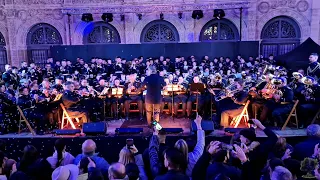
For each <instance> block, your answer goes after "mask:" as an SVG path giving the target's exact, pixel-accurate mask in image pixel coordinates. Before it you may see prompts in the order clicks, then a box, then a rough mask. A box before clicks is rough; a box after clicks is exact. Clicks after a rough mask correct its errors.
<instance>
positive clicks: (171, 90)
mask: <svg viewBox="0 0 320 180" xmlns="http://www.w3.org/2000/svg"><path fill="white" fill-rule="evenodd" d="M165 90H166V91H167V92H168V93H171V103H172V104H171V117H172V121H174V116H173V106H174V104H173V103H174V102H173V95H174V93H175V92H178V91H180V88H179V85H177V84H170V85H167V86H165Z"/></svg>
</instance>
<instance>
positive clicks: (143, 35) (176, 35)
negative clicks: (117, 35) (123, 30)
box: [140, 20, 180, 43]
mask: <svg viewBox="0 0 320 180" xmlns="http://www.w3.org/2000/svg"><path fill="white" fill-rule="evenodd" d="M153 27H156V29H155V31H154V32H157V31H158V32H159V31H162V30H161V29H162V28H161V27H165V28H166V30H170V31H171V34H172V39H171V40H169V41H162V40H161V38H160V37H159V36H158V37H159V38H160V39H159V38H156V39H155V40H151V39H150V40H151V41H147V40H146V36H147V34H148V33H149V32H150V31H151V30H152V29H151V28H153ZM179 41H180V37H179V33H178V30H177V28H176V27H175V26H174V25H173V24H172V23H170V22H169V21H165V20H154V21H151V22H149V23H148V24H147V25H146V26H145V27H144V28H143V30H142V32H141V35H140V42H141V43H148V42H151V43H157V42H159V43H165V42H179Z"/></svg>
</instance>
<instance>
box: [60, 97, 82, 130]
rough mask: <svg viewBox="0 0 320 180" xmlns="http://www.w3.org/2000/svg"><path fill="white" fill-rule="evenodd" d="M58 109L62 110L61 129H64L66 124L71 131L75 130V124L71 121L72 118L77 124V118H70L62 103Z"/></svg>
mask: <svg viewBox="0 0 320 180" xmlns="http://www.w3.org/2000/svg"><path fill="white" fill-rule="evenodd" d="M60 107H61V108H62V119H61V129H64V128H65V127H66V126H67V125H68V124H70V125H71V127H72V129H76V126H75V124H74V123H73V121H72V118H74V119H75V120H76V122H77V123H79V122H80V121H79V117H70V116H69V114H68V112H67V110H66V108H65V107H64V105H63V104H62V103H60ZM65 121H66V123H65Z"/></svg>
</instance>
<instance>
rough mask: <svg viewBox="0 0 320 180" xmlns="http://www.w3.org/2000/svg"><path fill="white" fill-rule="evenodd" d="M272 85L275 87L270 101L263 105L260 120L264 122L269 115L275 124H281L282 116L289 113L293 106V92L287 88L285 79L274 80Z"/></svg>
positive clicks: (282, 121)
mask: <svg viewBox="0 0 320 180" xmlns="http://www.w3.org/2000/svg"><path fill="white" fill-rule="evenodd" d="M272 83H273V85H275V90H273V94H272V95H271V99H270V100H268V101H267V102H266V103H265V104H264V106H263V108H262V112H261V115H260V120H261V121H262V122H265V121H266V120H267V117H268V114H271V115H272V118H273V120H275V122H277V123H278V124H283V123H284V120H283V116H284V115H286V114H288V113H290V111H291V109H292V106H293V104H292V101H293V91H292V89H291V88H289V87H288V86H287V80H286V79H285V78H274V79H273V80H272Z"/></svg>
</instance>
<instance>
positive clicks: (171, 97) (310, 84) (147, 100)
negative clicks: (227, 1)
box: [0, 53, 320, 134]
mask: <svg viewBox="0 0 320 180" xmlns="http://www.w3.org/2000/svg"><path fill="white" fill-rule="evenodd" d="M307 61H308V60H306V62H307ZM42 66H43V67H42ZM305 72H306V73H305ZM319 81H320V63H319V62H318V54H316V53H314V54H311V55H310V57H309V66H308V68H307V69H306V70H304V69H300V70H298V71H296V72H292V71H291V70H288V69H286V68H285V67H282V66H277V65H276V61H275V60H274V58H273V55H270V57H268V58H262V57H258V58H256V59H254V58H253V57H249V58H248V59H244V58H243V57H241V56H240V55H239V56H237V58H236V59H235V60H231V58H228V57H219V58H214V59H210V58H209V57H208V56H204V57H203V58H202V60H201V61H199V60H198V59H196V58H195V57H194V56H191V57H188V58H185V57H180V56H179V57H176V58H175V59H174V60H172V59H170V58H165V57H163V56H161V57H159V58H148V59H144V57H138V58H134V59H133V60H126V59H124V58H121V57H116V58H115V59H114V60H112V59H107V60H105V59H100V58H92V59H91V60H90V62H86V61H84V60H83V59H81V58H77V60H76V62H74V63H73V62H71V61H69V60H62V61H58V60H53V59H52V58H50V59H48V60H47V63H46V64H42V65H40V64H38V65H36V64H34V63H31V64H29V65H28V64H27V63H26V62H22V63H21V66H20V67H19V68H18V67H14V66H11V65H5V72H3V73H2V76H1V82H0V85H1V88H0V124H1V126H0V134H6V133H12V132H17V130H18V124H19V112H18V111H17V107H19V108H21V110H22V112H23V114H24V116H25V117H26V119H28V121H29V122H30V124H31V126H32V127H33V128H34V129H35V130H36V133H37V134H45V133H47V132H50V131H51V130H52V129H55V128H57V127H59V126H58V125H59V123H60V122H61V117H62V112H61V111H62V110H61V108H60V106H61V104H62V105H63V106H64V108H65V109H66V111H67V112H68V114H69V115H70V116H71V117H73V116H76V117H79V119H80V122H79V124H80V126H81V124H82V123H86V122H98V121H104V120H106V119H108V118H109V119H110V118H111V119H113V120H120V119H124V120H127V121H130V119H132V118H133V117H138V119H139V120H141V121H142V120H143V119H144V117H145V116H146V119H147V122H148V125H150V123H151V121H153V120H155V121H161V120H160V119H161V118H160V117H161V116H171V117H172V118H186V119H187V118H191V117H193V116H194V115H196V114H200V115H201V116H202V117H204V119H210V120H212V121H214V122H215V124H216V126H217V127H216V128H220V129H223V128H227V127H229V126H230V122H231V120H232V118H234V117H236V116H238V115H239V114H240V113H241V112H242V110H243V108H244V105H245V104H246V102H248V101H249V102H250V104H249V105H248V112H249V116H250V118H256V119H259V120H261V121H262V122H263V123H265V124H271V125H275V124H276V125H277V126H282V124H284V121H285V119H286V116H287V114H289V113H290V111H291V110H292V108H293V106H294V102H296V101H297V100H299V103H298V106H297V108H296V110H297V116H298V118H299V126H300V127H306V126H307V125H309V124H310V123H311V121H312V119H313V117H314V116H315V114H316V113H317V112H318V111H319V109H320V86H319ZM133 109H134V111H133Z"/></svg>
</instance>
